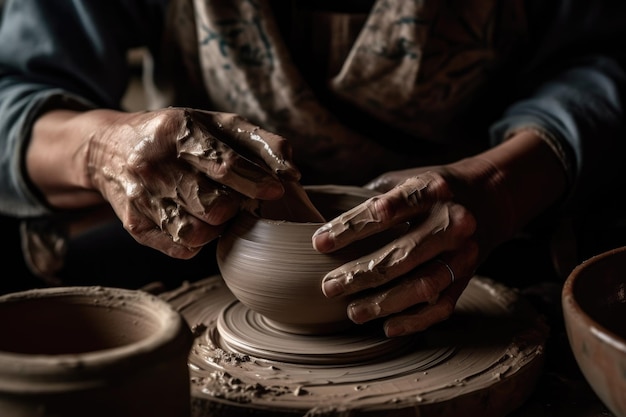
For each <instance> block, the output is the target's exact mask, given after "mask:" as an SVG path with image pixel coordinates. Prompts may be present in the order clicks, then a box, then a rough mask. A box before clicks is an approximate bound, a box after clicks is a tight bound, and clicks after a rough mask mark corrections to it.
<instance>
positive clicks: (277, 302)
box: [217, 186, 390, 334]
mask: <svg viewBox="0 0 626 417" xmlns="http://www.w3.org/2000/svg"><path fill="white" fill-rule="evenodd" d="M306 192H307V194H308V196H309V198H310V199H311V201H312V202H313V204H314V205H315V207H316V208H317V209H318V210H319V211H320V212H321V213H322V214H323V215H324V218H326V219H328V220H330V219H331V218H333V217H335V216H337V215H339V214H341V213H343V212H344V211H346V210H348V209H350V208H352V207H354V206H356V205H358V204H359V203H361V202H363V201H365V200H366V199H367V198H369V197H372V196H374V195H376V193H375V192H373V191H370V190H366V189H363V188H358V187H346V186H313V187H306ZM322 224H323V223H297V222H289V221H281V220H271V219H268V218H264V217H262V216H259V215H255V214H252V213H250V212H242V213H241V215H240V216H239V218H238V219H237V220H236V221H235V222H233V223H232V225H231V226H230V227H229V229H228V230H227V231H226V232H225V233H224V234H223V236H222V237H221V238H220V240H219V242H218V245H217V261H218V266H219V268H220V273H221V275H222V277H223V278H224V281H225V282H226V285H227V286H228V288H229V289H230V290H231V292H232V293H233V295H234V296H235V297H236V298H237V299H238V300H239V301H240V302H241V303H243V304H244V305H245V306H247V307H248V308H249V309H250V310H252V311H254V312H257V313H259V314H260V315H261V316H263V318H264V319H265V320H267V322H269V323H270V324H271V325H272V326H274V327H276V328H278V329H280V330H283V331H287V332H291V333H299V334H315V333H329V332H336V331H339V330H342V329H345V328H346V327H348V326H350V325H351V322H349V320H348V318H347V314H346V308H347V304H348V302H349V299H348V298H347V297H343V298H341V297H340V298H334V299H328V298H326V297H325V296H324V294H323V293H322V289H321V282H322V279H323V277H324V275H326V273H328V272H330V271H331V270H333V269H335V268H336V267H339V266H341V265H343V264H344V263H346V262H348V261H351V260H354V259H357V258H358V257H359V255H362V254H365V253H369V252H371V251H373V250H374V249H375V248H377V247H380V246H381V245H382V244H383V243H384V242H385V240H387V241H388V240H389V239H390V238H388V237H386V236H377V237H375V238H373V239H372V238H371V239H369V240H365V241H363V242H362V243H361V244H359V245H357V246H355V247H351V248H345V249H343V250H339V251H337V252H335V253H332V254H320V253H318V252H316V251H315V250H314V249H313V246H312V244H311V237H312V235H313V233H314V232H315V231H316V230H317V229H318V228H319V227H320V226H322Z"/></svg>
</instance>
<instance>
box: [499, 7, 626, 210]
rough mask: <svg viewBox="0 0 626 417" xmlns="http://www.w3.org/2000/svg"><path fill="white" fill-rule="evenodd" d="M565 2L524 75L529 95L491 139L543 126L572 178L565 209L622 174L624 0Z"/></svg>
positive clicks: (506, 116)
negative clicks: (613, 0) (615, 0)
mask: <svg viewBox="0 0 626 417" xmlns="http://www.w3.org/2000/svg"><path fill="white" fill-rule="evenodd" d="M559 3H560V6H559V7H558V8H557V11H556V13H557V15H556V18H555V19H554V20H553V22H552V24H551V28H552V29H551V30H548V31H547V32H546V36H545V37H542V38H541V39H540V40H539V41H538V42H537V44H536V54H535V61H534V62H531V63H530V65H529V66H528V70H527V71H526V72H523V73H522V77H521V80H520V85H521V86H522V88H523V89H525V90H526V91H527V92H528V93H527V94H526V95H525V96H520V98H519V100H517V101H515V102H514V103H513V104H512V105H511V106H509V107H508V108H507V109H506V111H505V113H504V115H503V117H502V118H501V119H500V120H498V121H497V122H496V123H495V124H494V125H493V126H492V129H491V137H492V142H493V143H494V144H496V143H499V142H501V141H503V140H505V139H506V138H507V137H509V136H510V134H511V133H512V132H514V131H516V130H520V129H528V128H531V129H536V130H537V131H538V132H540V134H541V135H542V136H543V137H544V139H545V140H546V141H548V142H549V143H550V145H551V146H552V148H553V149H554V151H555V152H556V154H557V156H558V157H559V158H560V160H561V162H562V164H563V168H564V170H565V172H566V173H567V176H568V179H569V192H568V195H567V196H566V197H565V200H564V202H563V203H564V204H563V205H562V207H561V208H562V209H563V210H574V211H576V210H578V209H579V208H580V205H581V204H583V203H584V204H590V203H592V199H593V197H594V196H597V195H599V194H600V193H601V192H606V191H607V190H608V189H609V188H608V187H610V186H611V185H610V184H611V183H612V179H617V178H621V177H624V172H623V169H620V167H621V166H624V160H623V157H624V154H623V152H624V149H626V148H625V145H626V133H625V123H626V115H625V111H624V105H625V103H624V100H625V98H626V96H625V94H626V72H625V67H624V55H623V53H624V45H623V44H621V43H622V42H623V40H624V39H626V7H625V6H626V3H625V4H624V5H623V6H622V2H614V3H611V2H605V1H597V2H588V1H584V2H577V1H571V2H559ZM607 4H609V5H610V7H609V6H607ZM529 169H532V167H529ZM607 180H608V181H607ZM613 184H614V182H613Z"/></svg>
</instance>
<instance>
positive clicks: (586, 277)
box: [562, 247, 626, 417]
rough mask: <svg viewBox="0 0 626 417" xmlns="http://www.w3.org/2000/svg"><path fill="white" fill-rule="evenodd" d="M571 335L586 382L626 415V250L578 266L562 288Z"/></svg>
mask: <svg viewBox="0 0 626 417" xmlns="http://www.w3.org/2000/svg"><path fill="white" fill-rule="evenodd" d="M562 303H563V314H564V320H565V326H566V331H567V336H568V339H569V342H570V346H571V349H572V352H573V354H574V357H575V358H576V362H577V363H578V366H579V367H580V370H581V371H582V373H583V375H584V376H585V379H586V380H587V382H589V384H590V385H591V387H592V389H593V390H594V392H595V393H596V394H597V395H598V397H599V398H600V399H601V400H602V402H603V403H604V404H605V405H606V406H607V407H608V408H609V409H610V410H611V411H612V412H613V413H614V414H615V415H616V416H619V417H625V416H626V247H622V248H617V249H613V250H611V251H608V252H604V253H602V254H599V255H596V256H595V257H592V258H590V259H589V260H587V261H585V262H583V263H581V264H580V265H578V266H577V267H576V268H574V270H573V271H572V272H571V274H570V275H569V277H568V278H567V280H566V282H565V285H564V287H563V297H562Z"/></svg>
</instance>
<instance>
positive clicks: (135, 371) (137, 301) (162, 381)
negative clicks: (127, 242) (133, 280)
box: [0, 287, 193, 417]
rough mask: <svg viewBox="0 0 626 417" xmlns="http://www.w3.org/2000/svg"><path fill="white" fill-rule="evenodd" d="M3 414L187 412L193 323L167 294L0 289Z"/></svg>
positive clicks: (123, 416)
mask: <svg viewBox="0 0 626 417" xmlns="http://www.w3.org/2000/svg"><path fill="white" fill-rule="evenodd" d="M0 335H1V336H0V415H1V416H22V417H41V416H64V417H65V416H67V417H69V416H98V417H104V416H107V417H110V416H118V417H135V416H143V415H154V416H156V415H167V416H172V417H174V416H176V417H188V416H189V413H190V401H191V400H190V396H191V393H190V387H189V368H188V365H187V359H188V355H189V350H190V348H191V343H192V341H193V337H192V334H191V330H190V329H189V327H188V325H187V324H186V322H185V321H184V319H183V318H182V316H181V315H179V314H178V313H177V312H176V311H175V310H174V309H173V308H172V307H171V306H170V305H169V304H167V303H166V302H165V301H163V300H161V299H159V298H157V297H155V296H153V295H150V294H148V293H145V292H141V291H132V290H123V289H117V288H104V287H61V288H45V289H34V290H29V291H24V292H19V293H13V294H7V295H3V296H2V297H0Z"/></svg>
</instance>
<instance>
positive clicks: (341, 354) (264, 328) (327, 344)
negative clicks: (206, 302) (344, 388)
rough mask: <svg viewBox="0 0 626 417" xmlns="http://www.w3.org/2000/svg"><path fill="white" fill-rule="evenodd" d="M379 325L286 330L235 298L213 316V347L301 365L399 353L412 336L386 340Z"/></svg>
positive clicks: (351, 360)
mask: <svg viewBox="0 0 626 417" xmlns="http://www.w3.org/2000/svg"><path fill="white" fill-rule="evenodd" d="M381 329H382V328H381V326H380V325H379V324H378V325H372V326H356V325H355V326H352V327H349V328H346V329H345V330H344V331H341V332H334V333H329V334H323V335H320V334H315V335H307V334H301V333H290V332H288V331H285V330H284V329H282V328H281V327H280V326H276V325H275V324H274V323H273V322H272V321H271V320H268V319H267V318H265V317H264V316H262V315H261V314H259V313H257V312H255V311H253V310H251V309H249V308H248V307H246V306H245V305H244V304H242V303H241V302H239V301H233V302H231V303H230V304H228V305H227V306H226V307H224V308H223V309H222V310H221V311H220V314H219V316H218V319H217V335H216V340H215V341H214V342H215V343H216V345H217V346H220V347H221V348H222V349H224V350H226V351H231V352H237V353H241V354H246V355H252V356H256V357H261V358H266V359H271V360H275V361H280V362H288V363H302V364H327V365H328V364H341V365H346V364H350V363H356V362H367V361H370V360H375V359H377V358H381V357H385V356H388V355H391V354H392V353H397V354H400V353H402V352H403V350H404V349H405V348H407V347H408V346H410V345H411V343H412V338H398V339H389V338H387V337H385V335H384V333H383V332H382V330H381Z"/></svg>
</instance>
